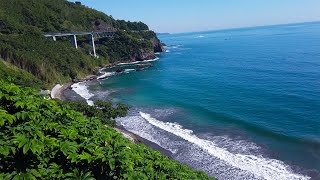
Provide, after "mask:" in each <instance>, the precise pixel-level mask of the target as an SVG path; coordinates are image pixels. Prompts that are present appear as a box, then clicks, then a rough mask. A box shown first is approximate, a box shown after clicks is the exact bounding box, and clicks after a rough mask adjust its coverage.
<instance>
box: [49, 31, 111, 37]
mask: <svg viewBox="0 0 320 180" xmlns="http://www.w3.org/2000/svg"><path fill="white" fill-rule="evenodd" d="M113 34H114V31H106V32H66V33H47V34H44V36H45V37H62V36H84V35H93V36H96V35H98V36H99V35H105V36H113Z"/></svg>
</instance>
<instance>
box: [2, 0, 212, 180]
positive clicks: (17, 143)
mask: <svg viewBox="0 0 320 180" xmlns="http://www.w3.org/2000/svg"><path fill="white" fill-rule="evenodd" d="M0 4H1V6H0V179H15V180H16V179H28V180H29V179H50V180H51V179H87V180H91V179H209V178H208V177H207V176H206V174H205V173H203V172H198V171H194V170H192V169H191V168H189V167H187V166H184V165H182V164H180V163H178V162H176V161H173V160H170V159H169V158H168V157H165V156H163V155H161V154H160V153H159V152H157V151H154V150H152V149H150V148H148V147H146V146H145V145H143V144H133V143H131V142H130V141H129V140H127V139H126V138H124V137H123V136H122V135H121V134H119V133H118V132H116V131H115V130H114V129H113V128H112V127H114V126H115V121H114V119H115V118H116V117H123V116H126V115H127V111H128V107H127V106H125V105H123V104H118V105H117V106H114V105H113V104H112V103H110V102H105V101H97V102H95V105H94V106H88V105H87V104H85V103H82V102H63V101H55V100H49V99H48V98H47V97H46V96H42V95H39V94H38V93H37V92H38V90H39V89H40V88H43V87H49V86H51V85H53V84H54V83H64V82H67V81H70V80H72V79H75V78H81V77H84V76H85V75H87V74H92V73H95V72H96V69H97V67H99V66H103V65H106V64H108V63H115V62H121V61H135V60H144V59H150V58H153V57H154V51H159V50H161V49H162V47H161V44H160V41H159V39H158V38H157V36H156V34H155V33H154V32H152V31H149V28H148V26H147V25H146V24H144V23H142V22H127V21H123V20H115V19H113V18H112V17H111V16H108V15H105V14H104V13H102V12H99V11H96V10H93V9H91V8H88V7H85V6H83V5H81V3H71V2H68V1H64V0H54V1H52V0H10V1H8V0H0ZM108 30H113V31H115V36H114V38H104V39H99V40H97V42H96V46H97V52H98V55H99V58H98V59H96V58H93V57H92V56H90V55H89V52H91V51H92V49H91V46H90V45H89V41H88V38H86V37H78V43H79V48H78V49H75V48H73V47H72V45H71V43H70V39H68V38H59V39H58V41H57V42H54V41H53V40H52V39H50V38H45V37H44V36H43V33H46V32H51V33H57V32H70V31H108ZM11 83H14V84H18V85H20V86H23V87H24V88H21V87H19V86H17V85H14V84H11ZM27 87H32V88H27Z"/></svg>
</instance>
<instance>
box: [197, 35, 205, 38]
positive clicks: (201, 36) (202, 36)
mask: <svg viewBox="0 0 320 180" xmlns="http://www.w3.org/2000/svg"><path fill="white" fill-rule="evenodd" d="M204 37H205V36H204V35H200V36H197V38H204Z"/></svg>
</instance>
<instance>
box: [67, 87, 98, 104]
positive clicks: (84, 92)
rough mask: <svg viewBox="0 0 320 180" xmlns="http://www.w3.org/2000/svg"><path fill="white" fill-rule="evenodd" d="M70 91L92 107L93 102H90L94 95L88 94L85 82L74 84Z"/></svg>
mask: <svg viewBox="0 0 320 180" xmlns="http://www.w3.org/2000/svg"><path fill="white" fill-rule="evenodd" d="M71 87H72V90H73V91H74V92H76V93H77V94H79V95H80V96H81V97H82V98H84V99H85V100H86V102H87V104H88V105H90V106H93V101H91V100H90V98H92V97H93V96H94V94H92V93H90V92H89V90H88V88H87V86H86V84H85V82H79V83H75V84H73V85H72V86H71Z"/></svg>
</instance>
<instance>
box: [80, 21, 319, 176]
mask: <svg viewBox="0 0 320 180" xmlns="http://www.w3.org/2000/svg"><path fill="white" fill-rule="evenodd" d="M159 38H160V39H161V40H162V41H163V42H164V43H166V44H167V45H168V47H167V53H165V54H161V55H159V58H160V59H159V60H158V61H155V62H152V64H153V65H154V66H153V67H151V68H148V69H145V70H143V71H134V70H132V67H130V66H123V67H122V68H125V69H126V73H124V74H122V75H116V76H111V77H109V78H108V79H106V80H102V81H99V82H91V83H89V84H86V86H87V87H88V89H89V93H90V94H91V95H94V97H92V98H91V99H92V100H95V99H111V100H112V101H114V102H123V103H126V104H129V105H130V107H131V110H130V113H129V116H128V117H126V118H121V119H118V120H117V122H118V124H120V125H123V126H124V127H125V128H126V129H128V130H130V131H132V132H134V133H136V134H138V135H140V136H142V137H144V138H146V139H148V140H150V141H153V142H155V143H157V144H159V145H160V146H162V147H163V148H165V149H168V150H170V151H171V152H172V153H173V158H174V159H176V160H178V161H180V162H182V163H185V164H187V165H189V166H191V167H193V168H195V169H199V170H204V171H205V172H206V173H208V174H209V175H210V176H214V177H218V178H220V179H277V180H278V179H289V180H293V179H309V178H310V177H313V178H316V177H317V178H320V175H319V171H320V23H305V24H292V25H281V26H268V27H257V28H244V29H234V30H223V31H211V32H200V33H186V34H173V35H161V36H159ZM110 74H111V73H110ZM82 85H84V84H82ZM83 93H84V94H85V93H86V92H82V94H83ZM87 93H88V92H87ZM80 94H81V92H80Z"/></svg>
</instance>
